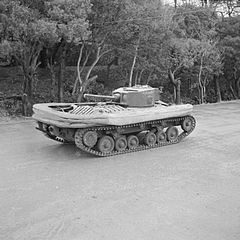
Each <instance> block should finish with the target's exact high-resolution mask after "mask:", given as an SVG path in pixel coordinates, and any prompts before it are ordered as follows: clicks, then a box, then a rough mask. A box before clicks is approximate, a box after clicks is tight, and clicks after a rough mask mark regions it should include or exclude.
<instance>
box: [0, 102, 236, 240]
mask: <svg viewBox="0 0 240 240" xmlns="http://www.w3.org/2000/svg"><path fill="white" fill-rule="evenodd" d="M193 115H194V116H195V117H196V119H197V127H196V129H195V130H194V132H193V133H192V134H191V135H189V136H188V138H186V139H185V140H184V141H183V142H181V143H179V144H177V145H172V146H166V147H163V148H159V149H152V150H148V151H143V152H137V153H131V154H126V155H119V156H114V157H108V158H97V157H92V156H90V155H87V154H84V153H82V152H81V151H79V150H78V149H77V148H76V147H74V146H72V145H62V144H60V143H56V142H54V141H51V140H49V139H47V138H45V137H44V136H43V135H42V134H41V133H40V132H38V131H36V130H35V129H34V127H35V123H34V122H33V121H31V120H21V121H8V122H6V121H3V120H2V121H1V123H0V132H1V135H0V149H1V150H0V159H1V165H0V201H1V202H0V212H1V215H0V239H3V240H7V239H18V240H19V239H21V240H22V239H26V240H32V239H39V240H47V239H51V240H58V239H59V240H62V239H64V240H65V239H66V240H72V239H74V240H75V239H76V240H77V239H78V240H85V239H86V240H98V239H103V240H115V239H116V240H118V239H119V240H128V239H132V240H136V239H137V240H140V239H144V240H145V239H147V240H148V239H149V240H152V239H164V240H195V239H196V240H202V239H204V240H239V239H240V102H239V101H235V102H228V103H222V104H211V105H210V104H209V105H202V106H196V107H195V108H194V113H193Z"/></svg>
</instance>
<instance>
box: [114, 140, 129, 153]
mask: <svg viewBox="0 0 240 240" xmlns="http://www.w3.org/2000/svg"><path fill="white" fill-rule="evenodd" d="M127 145H128V143H127V139H126V137H123V136H121V137H119V138H117V139H116V140H115V149H116V150H117V151H119V152H121V151H124V150H125V149H126V148H127Z"/></svg>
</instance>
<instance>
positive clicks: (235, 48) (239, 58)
mask: <svg viewBox="0 0 240 240" xmlns="http://www.w3.org/2000/svg"><path fill="white" fill-rule="evenodd" d="M217 32H218V36H219V38H220V42H219V47H221V48H222V49H223V55H224V60H223V63H224V66H223V74H224V77H225V79H226V81H227V85H228V90H229V92H230V93H231V95H232V97H233V98H235V99H236V98H240V16H237V17H231V18H226V19H224V21H222V22H219V24H218V26H217Z"/></svg>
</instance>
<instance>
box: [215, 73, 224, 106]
mask: <svg viewBox="0 0 240 240" xmlns="http://www.w3.org/2000/svg"><path fill="white" fill-rule="evenodd" d="M214 81H215V92H216V96H217V102H221V101H222V96H221V90H220V84H219V78H218V77H217V76H214Z"/></svg>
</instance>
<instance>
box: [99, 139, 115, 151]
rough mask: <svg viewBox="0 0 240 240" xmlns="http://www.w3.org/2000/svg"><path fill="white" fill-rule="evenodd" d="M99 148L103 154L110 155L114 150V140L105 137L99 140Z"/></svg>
mask: <svg viewBox="0 0 240 240" xmlns="http://www.w3.org/2000/svg"><path fill="white" fill-rule="evenodd" d="M97 147H98V150H99V151H100V152H102V153H110V152H112V150H113V149H114V140H113V138H112V137H110V136H107V135H106V136H103V137H101V138H100V139H99V141H98V143H97Z"/></svg>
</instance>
